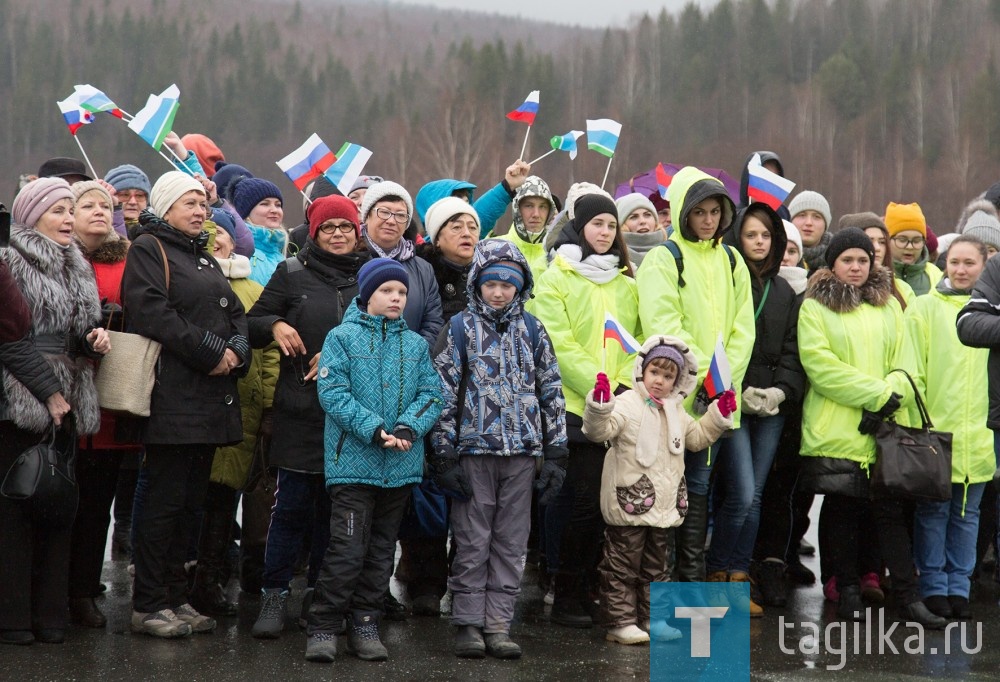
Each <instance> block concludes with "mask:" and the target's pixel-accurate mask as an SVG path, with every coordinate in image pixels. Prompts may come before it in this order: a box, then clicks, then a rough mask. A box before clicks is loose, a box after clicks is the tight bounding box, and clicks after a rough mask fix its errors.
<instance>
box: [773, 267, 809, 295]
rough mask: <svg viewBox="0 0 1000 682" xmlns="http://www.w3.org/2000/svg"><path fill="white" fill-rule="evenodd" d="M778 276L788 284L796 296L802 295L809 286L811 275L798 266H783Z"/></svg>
mask: <svg viewBox="0 0 1000 682" xmlns="http://www.w3.org/2000/svg"><path fill="white" fill-rule="evenodd" d="M778 276H779V277H781V279H783V280H785V281H786V282H788V283H789V284H790V285H791V286H792V291H794V292H795V293H796V294H801V293H802V292H803V291H805V290H806V287H807V286H808V285H809V273H808V272H806V271H805V270H803V269H802V268H800V267H799V266H797V265H782V266H781V269H780V270H778Z"/></svg>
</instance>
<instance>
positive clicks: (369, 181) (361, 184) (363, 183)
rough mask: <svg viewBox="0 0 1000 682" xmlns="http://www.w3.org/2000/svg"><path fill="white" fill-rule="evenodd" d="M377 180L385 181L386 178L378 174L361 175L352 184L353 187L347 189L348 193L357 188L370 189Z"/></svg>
mask: <svg viewBox="0 0 1000 682" xmlns="http://www.w3.org/2000/svg"><path fill="white" fill-rule="evenodd" d="M376 182H385V179H384V178H382V177H381V176H378V175H359V176H358V179H357V180H355V181H354V184H353V185H351V189H349V190H348V191H347V194H348V195H350V193H351V192H353V191H354V190H356V189H369V188H370V187H371V186H372V185H374V184H375V183H376Z"/></svg>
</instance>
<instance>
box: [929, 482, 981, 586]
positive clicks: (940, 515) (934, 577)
mask: <svg viewBox="0 0 1000 682" xmlns="http://www.w3.org/2000/svg"><path fill="white" fill-rule="evenodd" d="M985 487H986V484H985V483H972V484H970V485H969V493H968V498H967V499H966V500H965V515H964V516H963V515H962V502H963V497H965V486H964V485H962V484H961V483H953V484H952V486H951V500H950V501H947V502H921V503H920V504H918V505H917V511H916V514H914V521H913V554H914V558H915V559H916V564H917V568H918V569H919V570H920V594H921V596H922V597H930V596H935V595H941V596H947V597H952V596H959V597H965V598H966V599H968V597H969V584H970V580H971V577H972V570H973V569H974V568H975V567H976V539H977V538H978V536H979V502H980V501H981V500H982V499H983V489H984V488H985Z"/></svg>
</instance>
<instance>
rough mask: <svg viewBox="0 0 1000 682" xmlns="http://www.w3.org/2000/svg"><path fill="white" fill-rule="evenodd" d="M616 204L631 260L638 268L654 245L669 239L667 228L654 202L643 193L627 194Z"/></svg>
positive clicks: (661, 243) (660, 244)
mask: <svg viewBox="0 0 1000 682" xmlns="http://www.w3.org/2000/svg"><path fill="white" fill-rule="evenodd" d="M615 205H616V206H617V207H618V224H619V225H621V226H622V238H623V239H624V240H625V246H626V247H628V257H629V260H630V261H631V262H632V264H633V265H634V266H635V267H636V269H638V267H639V266H640V265H642V259H643V258H645V257H646V254H647V253H649V252H650V251H651V250H652V249H653V247H656V246H662V245H663V243H664V242H666V241H667V230H666V228H665V227H663V226H662V225H661V224H660V223H659V219H658V217H657V213H656V208H655V207H654V206H653V202H651V201H650V200H649V199H647V198H646V197H644V196H643V195H641V194H638V193H636V192H633V193H632V194H626V195H625V196H623V197H621V198H620V199H618V201H616V202H615Z"/></svg>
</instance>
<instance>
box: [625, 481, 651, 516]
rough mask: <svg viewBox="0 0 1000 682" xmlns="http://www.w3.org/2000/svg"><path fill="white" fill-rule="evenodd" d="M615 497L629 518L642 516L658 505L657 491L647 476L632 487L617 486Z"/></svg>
mask: <svg viewBox="0 0 1000 682" xmlns="http://www.w3.org/2000/svg"><path fill="white" fill-rule="evenodd" d="M615 496H616V497H617V498H618V506H619V507H621V510H622V511H623V512H625V513H626V514H628V515H629V516H641V515H643V514H645V513H646V512H648V511H649V510H650V509H652V508H653V505H654V504H656V489H655V488H654V487H653V482H652V481H651V480H649V476H647V475H646V474H643V475H642V476H640V477H639V480H638V481H636V482H635V483H633V484H632V485H628V486H615Z"/></svg>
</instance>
